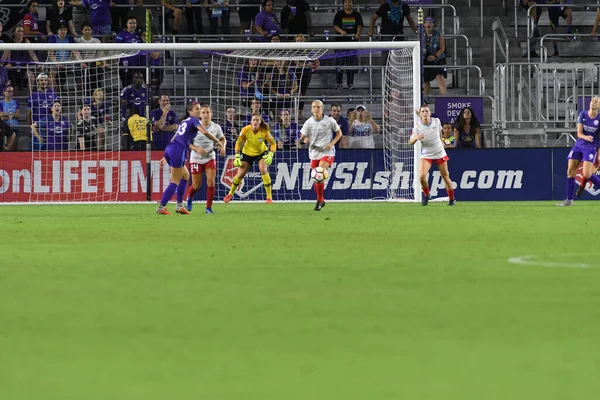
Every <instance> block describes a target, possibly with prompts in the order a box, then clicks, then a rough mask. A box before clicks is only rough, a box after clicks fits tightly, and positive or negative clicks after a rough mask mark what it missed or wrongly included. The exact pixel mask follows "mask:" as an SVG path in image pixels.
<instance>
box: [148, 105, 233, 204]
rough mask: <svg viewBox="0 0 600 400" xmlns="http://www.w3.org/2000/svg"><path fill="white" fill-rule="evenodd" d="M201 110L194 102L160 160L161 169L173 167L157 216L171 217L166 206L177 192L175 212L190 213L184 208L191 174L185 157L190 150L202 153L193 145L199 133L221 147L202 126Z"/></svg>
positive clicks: (216, 146)
mask: <svg viewBox="0 0 600 400" xmlns="http://www.w3.org/2000/svg"><path fill="white" fill-rule="evenodd" d="M200 110H201V108H200V104H199V103H196V102H193V103H192V104H191V105H190V107H189V109H188V114H189V117H187V118H186V119H184V120H183V121H181V123H180V124H179V129H177V132H175V136H173V139H172V140H171V143H169V145H168V146H167V148H166V149H165V156H164V157H163V158H162V159H161V160H160V166H161V168H162V167H163V166H164V165H165V163H167V164H169V166H170V167H171V183H169V186H167V188H166V189H165V191H164V193H163V195H162V199H161V200H160V204H159V205H158V208H157V209H156V213H157V214H161V215H169V212H168V211H167V208H166V206H167V203H168V202H169V200H171V197H173V194H175V192H177V207H176V209H175V212H176V213H178V214H189V213H190V212H189V211H188V210H186V209H185V207H184V206H183V195H184V194H185V189H186V186H187V182H188V180H189V179H190V172H189V171H188V169H187V168H186V166H185V157H186V154H187V151H188V150H194V151H196V152H198V153H200V152H202V149H200V148H199V147H197V146H194V145H193V144H192V143H193V142H194V138H195V137H196V135H197V134H198V132H200V133H202V134H204V135H205V136H206V137H208V138H209V139H211V140H212V141H213V142H215V148H217V149H218V148H219V147H220V146H221V142H220V141H219V140H218V139H217V138H216V137H214V136H213V135H212V134H211V133H210V132H208V131H207V130H206V129H204V127H203V126H202V123H201V122H200Z"/></svg>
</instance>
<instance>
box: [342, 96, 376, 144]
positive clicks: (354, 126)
mask: <svg viewBox="0 0 600 400" xmlns="http://www.w3.org/2000/svg"><path fill="white" fill-rule="evenodd" d="M348 126H349V129H348V148H350V149H374V148H375V139H374V138H373V135H374V134H378V133H379V131H380V128H379V125H377V124H376V123H375V121H373V117H372V116H371V113H370V112H368V111H367V108H366V107H365V106H364V105H362V104H359V105H358V106H356V111H355V112H354V113H353V114H352V116H351V117H350V121H349V122H348Z"/></svg>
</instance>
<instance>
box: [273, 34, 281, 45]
mask: <svg viewBox="0 0 600 400" xmlns="http://www.w3.org/2000/svg"><path fill="white" fill-rule="evenodd" d="M271 43H281V36H279V34H278V33H274V34H272V35H271Z"/></svg>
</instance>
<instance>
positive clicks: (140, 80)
mask: <svg viewBox="0 0 600 400" xmlns="http://www.w3.org/2000/svg"><path fill="white" fill-rule="evenodd" d="M120 97H121V110H122V112H123V116H124V117H125V116H127V115H129V116H132V115H134V114H139V115H144V114H145V110H146V102H147V101H148V89H147V88H146V85H145V84H144V77H143V76H142V73H141V72H139V71H136V72H135V73H134V74H133V83H132V84H131V85H129V86H126V87H124V88H123V90H121V96H120ZM128 110H131V112H128Z"/></svg>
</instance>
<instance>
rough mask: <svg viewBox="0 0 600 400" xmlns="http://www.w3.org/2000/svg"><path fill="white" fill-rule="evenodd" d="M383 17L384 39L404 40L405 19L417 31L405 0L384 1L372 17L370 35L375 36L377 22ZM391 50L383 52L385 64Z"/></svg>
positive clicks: (382, 29)
mask: <svg viewBox="0 0 600 400" xmlns="http://www.w3.org/2000/svg"><path fill="white" fill-rule="evenodd" d="M378 18H381V34H382V35H383V37H382V40H394V41H403V40H404V19H405V18H406V20H407V21H408V23H409V25H410V28H411V29H412V31H413V32H415V33H417V25H416V24H415V21H414V20H413V18H412V16H411V15H410V8H409V7H408V4H407V3H406V2H405V1H402V0H390V1H388V2H386V3H383V4H382V5H381V6H380V7H379V9H378V10H377V12H376V13H375V14H373V16H372V17H371V21H370V24H369V36H373V34H374V32H375V22H376V21H377V19H378ZM388 54H389V51H384V52H382V56H383V60H382V61H383V65H385V64H386V63H387V56H388Z"/></svg>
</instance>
